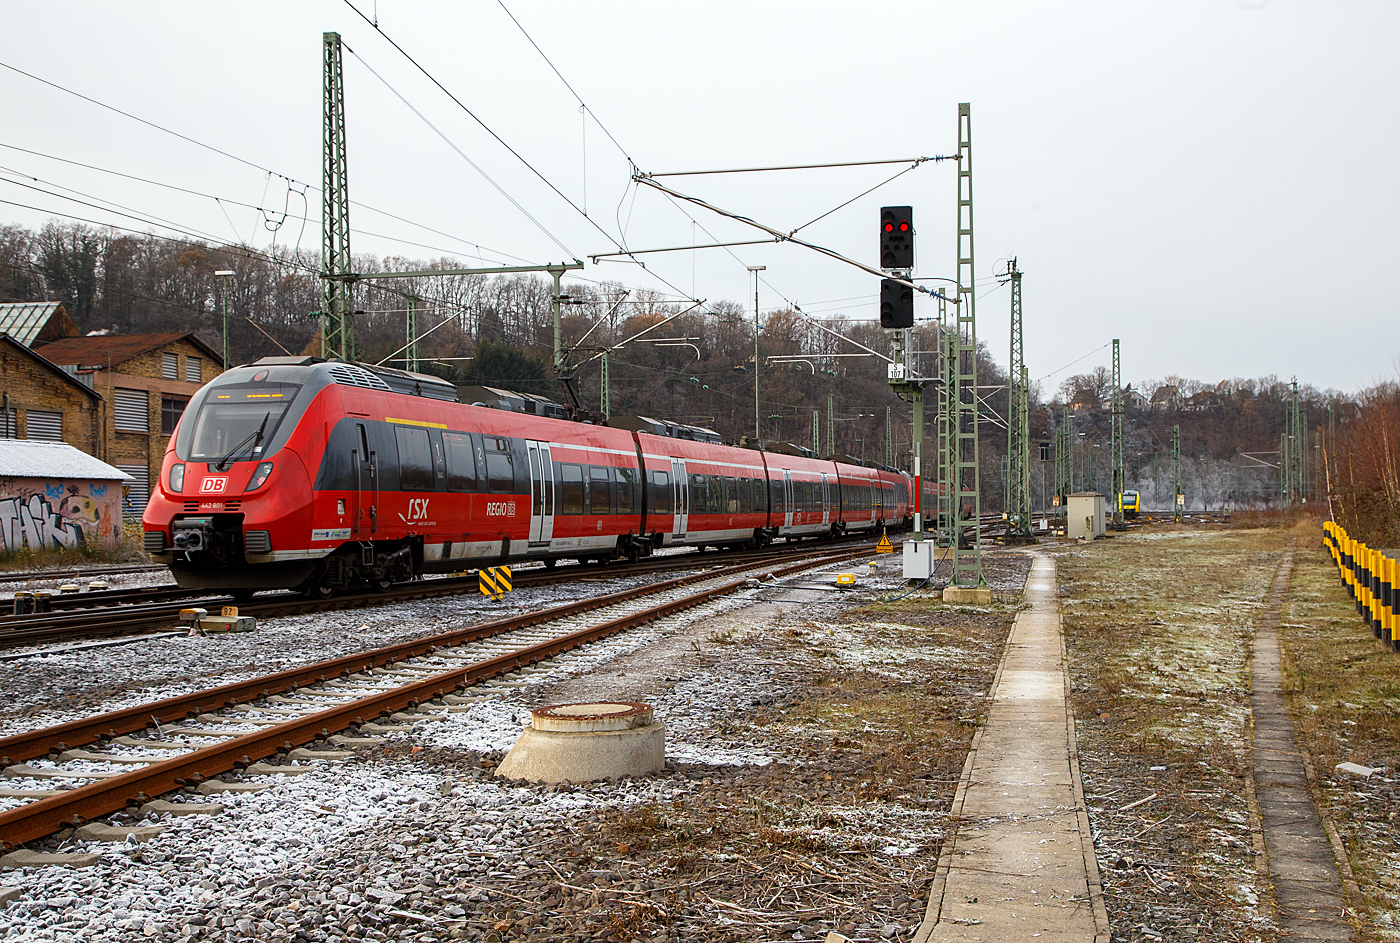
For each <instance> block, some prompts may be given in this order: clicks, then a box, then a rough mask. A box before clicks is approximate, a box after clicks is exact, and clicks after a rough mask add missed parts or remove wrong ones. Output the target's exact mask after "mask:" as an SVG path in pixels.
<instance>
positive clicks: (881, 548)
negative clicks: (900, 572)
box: [875, 534, 894, 553]
mask: <svg viewBox="0 0 1400 943" xmlns="http://www.w3.org/2000/svg"><path fill="white" fill-rule="evenodd" d="M875 552H876V553H894V544H892V543H890V535H889V534H881V535H880V542H879V543H878V544H876V545H875Z"/></svg>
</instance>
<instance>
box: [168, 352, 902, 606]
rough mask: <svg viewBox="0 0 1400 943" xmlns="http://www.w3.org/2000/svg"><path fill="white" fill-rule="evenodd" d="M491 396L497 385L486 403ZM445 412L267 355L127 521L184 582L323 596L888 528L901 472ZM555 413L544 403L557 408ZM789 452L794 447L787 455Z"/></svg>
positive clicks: (677, 435) (408, 390)
mask: <svg viewBox="0 0 1400 943" xmlns="http://www.w3.org/2000/svg"><path fill="white" fill-rule="evenodd" d="M491 392H493V393H494V392H498V391H491ZM502 397H503V399H502V401H501V405H502V406H504V407H506V408H494V407H487V406H485V405H484V404H481V403H477V404H473V405H468V404H465V403H461V402H458V396H457V388H456V387H454V386H453V385H451V384H449V383H447V382H445V381H443V380H440V379H437V378H436V377H431V376H426V375H423V374H416V373H408V372H405V371H402V370H394V369H390V368H384V367H371V366H367V365H364V364H356V363H347V362H342V361H326V360H322V359H320V358H315V357H268V358H264V359H262V360H259V361H258V362H257V363H254V364H252V365H250V366H245V367H237V368H234V369H231V370H229V371H227V372H225V373H224V374H222V375H220V376H219V377H218V378H217V379H215V380H214V381H213V382H211V383H209V384H208V385H206V386H205V387H204V388H203V389H201V390H200V391H199V392H198V393H197V394H195V396H194V398H193V399H192V400H191V401H190V403H189V405H188V407H187V408H186V410H185V413H184V416H183V417H182V418H181V420H180V423H179V427H178V429H177V430H176V433H175V435H174V436H173V437H172V438H171V441H170V446H169V448H168V450H167V451H166V455H165V461H164V464H163V465H162V467H161V473H160V481H159V485H158V487H156V488H154V489H153V493H152V496H151V500H150V502H149V503H148V504H147V506H146V512H145V515H144V517H143V524H144V528H145V548H146V550H147V551H148V552H149V553H150V554H151V555H152V556H153V557H154V558H155V559H156V560H158V561H160V562H162V563H166V564H168V565H169V566H170V569H171V572H172V573H173V574H174V576H175V579H176V581H177V582H178V583H179V584H180V585H181V586H186V587H192V588H204V589H215V590H224V591H229V592H232V593H234V594H235V595H236V596H247V595H249V594H251V593H252V592H253V591H254V590H257V589H274V588H300V589H301V590H302V591H304V592H306V593H307V594H309V595H320V596H326V595H330V594H332V593H334V592H336V591H337V590H339V589H343V588H347V587H353V586H359V585H363V584H369V585H372V586H375V587H378V588H381V589H384V588H387V587H388V586H390V585H391V584H392V583H394V582H397V581H401V580H407V579H411V578H413V577H414V576H417V575H419V574H421V573H426V572H456V571H461V570H466V569H470V568H472V567H475V566H478V565H482V566H489V565H493V564H497V563H504V562H509V561H516V560H522V559H539V560H543V561H544V562H545V564H546V565H553V563H554V562H555V561H557V560H559V559H560V558H575V559H578V560H580V561H585V560H599V561H605V560H608V559H612V558H615V557H627V558H630V559H634V560H635V559H637V558H638V557H642V556H647V555H649V554H650V553H651V552H652V551H653V550H655V549H658V548H661V547H670V546H686V545H689V546H701V547H704V546H713V547H723V546H764V545H766V544H768V543H770V542H772V541H773V540H774V539H777V538H783V539H786V540H796V539H800V538H804V537H828V536H834V535H839V534H843V533H855V532H860V531H876V530H878V529H880V528H882V527H890V528H894V527H899V526H902V525H905V524H907V523H908V522H909V520H910V516H911V513H912V512H911V509H910V504H909V500H910V494H911V488H910V486H911V480H910V479H909V478H908V476H906V475H905V474H904V473H903V472H899V471H896V470H894V469H890V468H883V467H871V466H869V465H865V464H861V463H858V462H856V461H855V460H832V459H828V460H823V459H819V458H817V457H815V456H814V455H812V454H811V453H807V452H806V451H805V450H802V449H798V448H795V447H786V448H784V450H783V451H781V452H779V451H772V450H770V451H760V450H756V449H749V448H735V447H731V446H726V445H723V444H722V443H721V442H720V440H719V436H718V435H716V434H715V433H713V432H710V431H708V430H704V429H699V428H696V427H693V426H682V425H678V424H675V423H669V422H664V421H657V420H651V419H643V418H636V417H633V418H631V419H623V420H614V421H613V423H612V425H611V426H598V425H592V424H589V423H581V422H573V421H569V420H567V419H559V418H549V417H548V416H544V415H535V414H532V413H528V412H516V411H508V410H509V409H510V408H512V403H513V404H514V408H516V409H521V410H526V409H538V408H540V407H538V406H537V405H536V403H542V401H530V400H526V399H515V400H511V399H510V394H502ZM554 411H556V412H557V411H558V408H557V407H556V408H555V410H554ZM804 453H805V454H804Z"/></svg>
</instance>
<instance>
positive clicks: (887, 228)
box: [885, 223, 894, 232]
mask: <svg viewBox="0 0 1400 943" xmlns="http://www.w3.org/2000/svg"><path fill="white" fill-rule="evenodd" d="M885 232H894V223H885Z"/></svg>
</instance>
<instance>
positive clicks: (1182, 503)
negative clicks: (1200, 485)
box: [1172, 425, 1186, 523]
mask: <svg viewBox="0 0 1400 943" xmlns="http://www.w3.org/2000/svg"><path fill="white" fill-rule="evenodd" d="M1185 509H1186V491H1185V489H1184V488H1183V487H1182V483H1181V426H1180V425H1174V426H1172V520H1174V521H1176V522H1177V523H1180V522H1181V513H1182V511H1184V510H1185Z"/></svg>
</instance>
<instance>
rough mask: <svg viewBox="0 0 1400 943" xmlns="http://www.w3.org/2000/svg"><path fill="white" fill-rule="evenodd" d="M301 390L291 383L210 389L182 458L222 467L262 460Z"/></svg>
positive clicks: (237, 385)
mask: <svg viewBox="0 0 1400 943" xmlns="http://www.w3.org/2000/svg"><path fill="white" fill-rule="evenodd" d="M300 389H301V386H299V385H298V384H294V383H230V384H228V385H227V386H219V387H213V388H211V389H210V390H209V391H208V394H207V395H206V396H205V398H204V402H203V403H202V404H201V405H200V407H199V413H198V415H196V416H195V417H194V434H193V435H192V436H191V437H190V439H189V450H188V452H187V454H185V455H182V456H181V458H183V459H184V460H185V461H188V462H212V463H218V464H220V465H224V466H228V465H229V464H231V463H233V462H248V461H256V460H257V459H260V458H262V457H263V455H264V454H265V453H266V452H267V445H268V443H269V442H271V441H272V437H273V436H274V435H275V434H276V433H277V427H278V426H279V425H280V424H281V422H282V417H283V416H285V415H286V414H287V410H288V408H289V407H290V406H291V405H292V400H294V399H296V395H297V392H298V391H299V390H300ZM181 438H182V439H183V438H184V437H183V436H181Z"/></svg>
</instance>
